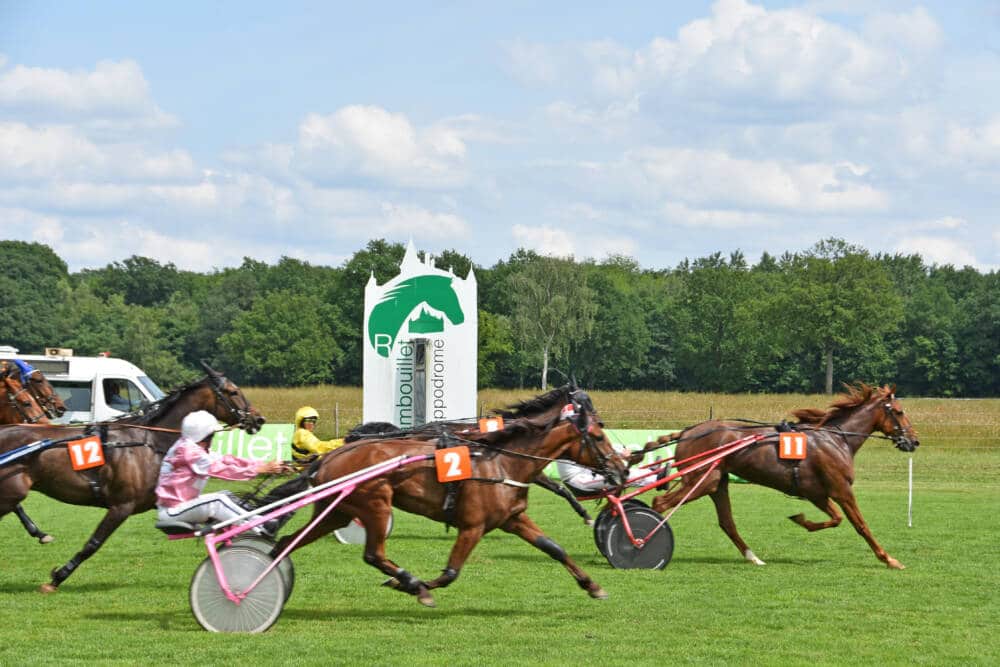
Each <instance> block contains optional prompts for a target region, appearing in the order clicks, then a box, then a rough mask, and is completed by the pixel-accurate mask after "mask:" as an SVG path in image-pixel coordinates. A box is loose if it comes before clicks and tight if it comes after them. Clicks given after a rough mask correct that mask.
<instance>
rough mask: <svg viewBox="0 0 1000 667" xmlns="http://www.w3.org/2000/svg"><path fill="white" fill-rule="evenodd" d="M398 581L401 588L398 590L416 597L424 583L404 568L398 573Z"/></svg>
mask: <svg viewBox="0 0 1000 667" xmlns="http://www.w3.org/2000/svg"><path fill="white" fill-rule="evenodd" d="M396 581H398V582H399V586H397V588H398V589H399V590H401V591H403V592H404V593H409V594H410V595H416V594H417V590H418V589H419V588H420V585H421V584H422V583H423V582H422V581H420V580H419V579H417V578H416V577H414V576H413V575H412V574H410V573H409V572H407V571H406V570H404V569H403V568H399V569H398V570H397V571H396Z"/></svg>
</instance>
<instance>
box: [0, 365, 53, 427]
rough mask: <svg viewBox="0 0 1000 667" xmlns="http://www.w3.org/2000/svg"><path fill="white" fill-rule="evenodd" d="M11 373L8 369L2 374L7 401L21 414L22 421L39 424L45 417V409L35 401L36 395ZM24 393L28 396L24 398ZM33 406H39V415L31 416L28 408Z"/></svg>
mask: <svg viewBox="0 0 1000 667" xmlns="http://www.w3.org/2000/svg"><path fill="white" fill-rule="evenodd" d="M10 373H11V371H10V370H9V369H8V370H7V372H5V373H4V374H3V376H2V378H3V386H4V392H5V394H6V397H7V402H8V403H10V405H11V407H12V408H13V409H14V410H16V411H17V414H19V415H20V416H21V422H22V423H24V424H37V423H38V422H39V421H41V420H42V419H45V418H46V414H45V410H43V409H42V407H41V406H40V405H39V404H38V402H36V401H35V397H34V396H33V395H32V393H31V392H30V391H28V389H27V388H26V387H25V386H23V385H22V384H21V383H20V382H18V381H17V380H15V379H14V378H13V377H11V375H10ZM22 394H27V395H28V398H27V399H22V398H21V395H22ZM31 406H35V407H37V408H38V411H39V414H38V415H35V416H31V415H30V414H29V411H28V408H30V407H31Z"/></svg>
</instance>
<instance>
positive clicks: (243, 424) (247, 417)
mask: <svg viewBox="0 0 1000 667" xmlns="http://www.w3.org/2000/svg"><path fill="white" fill-rule="evenodd" d="M208 379H209V383H208V385H209V386H210V387H211V388H212V392H213V393H214V394H215V398H216V400H218V402H219V403H221V404H222V406H223V407H224V408H225V409H226V410H228V411H229V414H231V415H234V416H235V417H236V419H237V422H238V424H239V426H240V428H243V429H245V430H247V431H249V432H251V433H253V432H255V431H256V430H257V429H258V428H259V427H260V423H259V420H258V418H257V416H256V415H254V413H253V409H252V408H251V407H250V403H249V401H247V400H246V399H245V398H244V399H243V400H244V403H245V404H246V407H240V406H238V405H236V402H235V401H234V400H233V397H234V396H236V395H238V394H239V393H240V392H239V390H238V389H236V390H232V391H231V390H229V389H227V388H226V386H227V385H229V384H231V383H230V382H229V380H228V379H226V377H225V376H224V375H221V374H220V373H217V372H215V371H212V370H210V371H209V373H208Z"/></svg>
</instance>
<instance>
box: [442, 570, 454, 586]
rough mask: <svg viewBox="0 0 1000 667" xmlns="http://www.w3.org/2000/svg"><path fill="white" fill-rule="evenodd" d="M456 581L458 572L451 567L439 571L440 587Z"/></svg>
mask: <svg viewBox="0 0 1000 667" xmlns="http://www.w3.org/2000/svg"><path fill="white" fill-rule="evenodd" d="M456 579H458V570H456V569H455V568H453V567H446V568H444V569H443V570H441V586H442V587H444V586H447V585H448V584H450V583H451V582H453V581H455V580H456Z"/></svg>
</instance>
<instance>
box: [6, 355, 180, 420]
mask: <svg viewBox="0 0 1000 667" xmlns="http://www.w3.org/2000/svg"><path fill="white" fill-rule="evenodd" d="M0 359H21V360H22V361H25V362H27V363H29V364H31V365H32V366H34V367H35V368H37V369H38V370H40V371H41V372H42V374H43V375H44V376H45V377H46V379H48V381H49V383H50V384H51V385H52V388H53V389H55V391H56V393H57V394H59V397H60V398H62V400H63V402H64V403H65V404H66V414H64V415H63V416H62V417H60V418H59V419H57V420H54V421H56V422H57V423H61V424H62V423H71V422H94V421H104V420H107V419H112V418H114V417H118V416H121V415H122V414H124V413H126V412H129V411H131V410H134V409H135V408H137V407H139V406H141V405H142V404H143V403H151V402H153V401H157V400H159V399H161V398H163V396H164V393H163V391H162V390H161V389H160V388H159V387H158V386H156V383H155V382H153V381H152V380H151V379H150V378H149V376H148V375H146V373H145V372H143V370H142V369H140V368H139V367H138V366H135V365H134V364H131V363H129V362H127V361H125V360H124V359H115V358H114V357H110V356H99V357H76V356H73V350H70V349H66V348H58V347H49V348H46V349H45V354H18V350H17V348H14V347H11V346H9V345H0Z"/></svg>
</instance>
